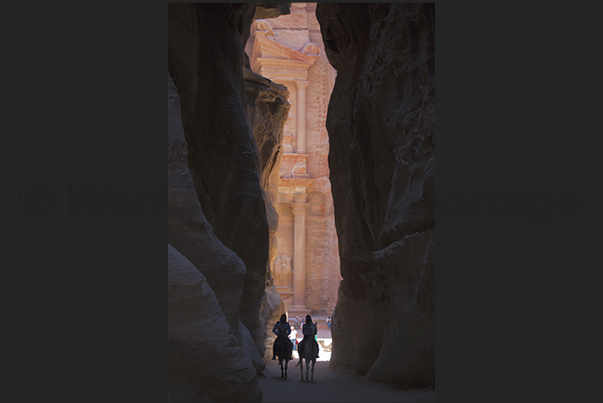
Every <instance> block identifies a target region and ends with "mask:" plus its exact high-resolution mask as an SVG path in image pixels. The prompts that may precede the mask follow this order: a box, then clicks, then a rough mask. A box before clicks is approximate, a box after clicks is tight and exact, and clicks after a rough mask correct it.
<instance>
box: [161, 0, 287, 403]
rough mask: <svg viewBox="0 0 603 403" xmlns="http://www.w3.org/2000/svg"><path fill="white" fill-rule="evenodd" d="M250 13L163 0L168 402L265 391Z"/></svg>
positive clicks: (265, 245) (261, 216)
mask: <svg viewBox="0 0 603 403" xmlns="http://www.w3.org/2000/svg"><path fill="white" fill-rule="evenodd" d="M264 8H265V9H266V7H264ZM268 8H270V7H268ZM264 11H265V10H264ZM254 12H255V4H253V3H251V4H249V3H239V4H234V3H231V4H174V3H171V4H169V5H168V243H169V245H168V258H169V260H168V381H169V382H168V401H174V402H175V401H178V402H197V401H254V402H258V401H260V400H261V391H260V390H259V388H258V386H257V378H256V374H258V373H260V372H262V370H263V369H264V367H265V364H264V361H263V359H262V355H263V353H264V350H265V336H266V316H269V315H271V314H272V311H277V310H278V309H279V300H280V299H279V300H275V299H274V295H273V294H274V293H271V292H270V289H268V292H265V291H264V289H265V287H266V283H267V278H269V275H267V268H269V264H270V262H269V222H268V219H267V214H266V202H265V197H266V196H265V195H266V192H265V191H264V188H263V185H262V179H263V176H266V177H268V176H270V172H269V171H270V167H269V166H268V168H266V166H264V165H263V164H262V158H261V156H260V154H261V150H262V149H263V148H266V147H267V148H270V147H271V146H270V145H268V146H266V147H263V146H262V147H260V148H259V149H258V147H257V146H256V139H255V138H254V134H253V132H252V130H251V129H250V126H249V123H248V120H247V100H248V94H247V92H246V83H245V80H244V77H243V72H244V69H243V66H244V63H245V54H244V52H243V47H244V45H245V41H246V40H247V37H248V35H249V26H250V24H251V22H252V20H253V15H254ZM270 12H271V13H272V12H274V10H272V11H270ZM285 98H286V96H285ZM286 104H287V102H286V99H285V100H284V102H283V103H282V106H283V108H285V109H286ZM281 113H282V112H281ZM284 113H285V115H286V112H284ZM260 115H261V113H260ZM276 127H277V130H276V131H275V132H274V133H273V134H274V135H276V136H277V137H278V122H277V123H276ZM275 152H276V151H275ZM274 292H275V291H274ZM280 302H281V303H282V301H280ZM261 315H264V317H262V316H261Z"/></svg>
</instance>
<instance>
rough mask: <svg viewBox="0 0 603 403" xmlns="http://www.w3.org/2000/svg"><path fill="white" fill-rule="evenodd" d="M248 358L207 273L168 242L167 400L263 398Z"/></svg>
mask: <svg viewBox="0 0 603 403" xmlns="http://www.w3.org/2000/svg"><path fill="white" fill-rule="evenodd" d="M241 326H242V325H241ZM249 362H250V358H249V353H248V352H247V351H246V349H245V348H242V347H241V346H240V343H239V342H238V341H237V339H236V337H235V336H234V335H233V334H232V333H231V332H230V327H229V325H228V321H227V320H226V317H225V316H224V314H223V313H222V309H221V308H220V304H219V303H218V300H217V298H216V296H215V294H214V292H213V291H212V289H211V287H210V286H209V284H208V283H207V281H206V279H205V277H204V276H203V274H201V273H200V272H199V270H197V268H196V267H195V266H194V265H193V264H192V263H191V262H190V261H189V260H188V259H186V257H184V256H183V255H182V254H181V253H180V252H178V251H177V250H176V249H174V248H173V247H172V246H171V245H170V244H168V401H177V402H201V401H254V402H260V401H261V398H262V392H261V390H260V389H259V387H258V385H257V377H256V371H255V369H254V368H253V367H252V366H250V365H249Z"/></svg>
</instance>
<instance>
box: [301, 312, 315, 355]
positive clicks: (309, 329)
mask: <svg viewBox="0 0 603 403" xmlns="http://www.w3.org/2000/svg"><path fill="white" fill-rule="evenodd" d="M316 331H317V329H316V323H312V317H311V316H310V315H306V323H304V326H303V327H302V333H303V334H304V339H303V340H302V341H301V343H299V354H300V356H301V355H302V354H303V351H304V347H305V346H306V344H307V343H308V342H310V343H315V344H316V351H320V350H319V348H318V342H317V341H316V338H315V337H314V336H316ZM316 358H318V355H317V356H316Z"/></svg>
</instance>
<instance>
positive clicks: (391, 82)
mask: <svg viewBox="0 0 603 403" xmlns="http://www.w3.org/2000/svg"><path fill="white" fill-rule="evenodd" d="M317 17H318V21H319V23H320V25H321V32H322V36H323V41H324V44H325V49H326V52H327V56H328V58H329V61H330V62H331V64H332V65H333V67H335V69H336V70H337V79H336V82H335V87H334V90H333V94H332V96H331V101H330V104H329V110H328V117H327V129H328V131H329V139H330V150H331V151H330V154H329V167H330V180H331V183H332V192H333V199H334V205H335V224H336V227H337V233H338V237H339V253H340V259H341V274H342V276H343V281H342V283H341V286H340V289H339V299H338V303H337V306H336V308H335V312H334V314H333V323H332V332H333V354H332V357H331V360H332V361H331V368H334V369H337V368H339V369H349V368H351V369H354V370H355V371H356V372H357V373H359V374H366V375H367V378H368V379H371V380H375V381H382V382H389V383H395V384H398V385H401V386H405V387H424V386H433V385H435V5H434V4H395V3H391V4H389V3H388V4H326V3H320V4H318V6H317Z"/></svg>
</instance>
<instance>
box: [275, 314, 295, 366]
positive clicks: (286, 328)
mask: <svg viewBox="0 0 603 403" xmlns="http://www.w3.org/2000/svg"><path fill="white" fill-rule="evenodd" d="M272 332H273V333H274V334H276V340H275V341H274V345H273V346H272V359H273V360H275V359H276V351H275V348H276V345H277V343H281V342H282V341H285V342H289V344H291V348H292V349H293V343H292V342H291V340H289V337H287V336H289V335H290V334H291V325H289V322H287V315H285V314H282V315H281V320H280V321H279V322H276V324H275V325H274V327H273V328H272ZM283 338H284V339H286V340H283Z"/></svg>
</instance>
